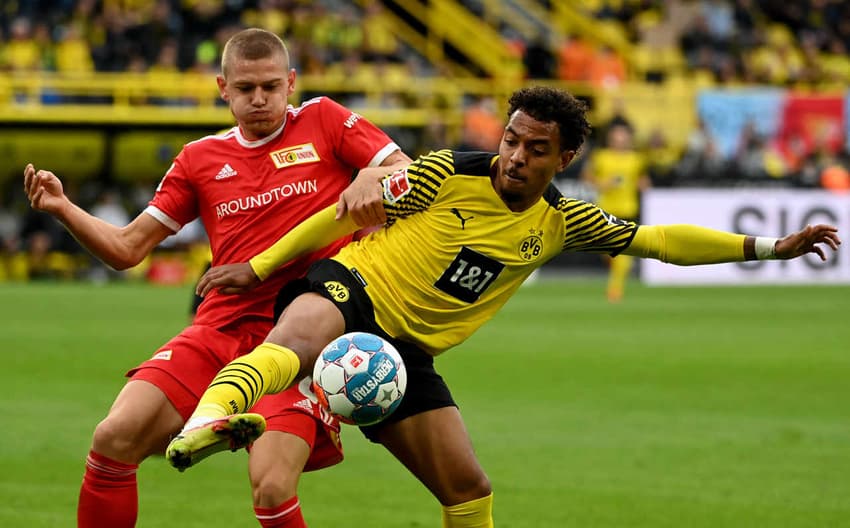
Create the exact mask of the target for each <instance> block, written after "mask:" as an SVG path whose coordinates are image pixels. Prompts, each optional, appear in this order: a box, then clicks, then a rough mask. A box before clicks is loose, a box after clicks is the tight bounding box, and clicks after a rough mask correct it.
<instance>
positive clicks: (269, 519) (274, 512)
mask: <svg viewBox="0 0 850 528" xmlns="http://www.w3.org/2000/svg"><path fill="white" fill-rule="evenodd" d="M254 512H255V513H256V514H257V520H258V521H260V526H262V527H263V528H307V523H305V522H304V517H303V516H302V515H301V504H300V503H299V502H298V497H297V496H295V497H292V498H291V499H289V500H288V501H286V502H284V503H283V504H280V505H278V506H277V507H275V508H260V507H259V506H254Z"/></svg>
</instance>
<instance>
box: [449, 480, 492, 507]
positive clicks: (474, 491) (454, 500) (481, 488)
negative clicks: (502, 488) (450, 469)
mask: <svg viewBox="0 0 850 528" xmlns="http://www.w3.org/2000/svg"><path fill="white" fill-rule="evenodd" d="M492 492H493V488H492V486H491V484H490V479H489V478H487V475H486V474H484V473H483V472H480V473H477V474H475V475H470V476H469V478H466V479H458V480H457V481H456V482H455V483H454V485H453V486H452V488H451V491H450V492H449V494H448V495H447V496H446V497H442V498H441V500H440V502H441V503H443V504H445V505H453V504H461V503H465V502H469V501H473V500H476V499H480V498H483V497H487V496H488V495H490V494H491V493H492Z"/></svg>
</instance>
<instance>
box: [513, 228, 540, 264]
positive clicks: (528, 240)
mask: <svg viewBox="0 0 850 528" xmlns="http://www.w3.org/2000/svg"><path fill="white" fill-rule="evenodd" d="M529 233H530V234H529V235H528V236H527V237H525V238H523V239H522V242H520V243H519V256H520V258H522V260H524V261H526V262H533V261H535V260H537V259H538V258H540V255H542V254H543V230H537V229H529Z"/></svg>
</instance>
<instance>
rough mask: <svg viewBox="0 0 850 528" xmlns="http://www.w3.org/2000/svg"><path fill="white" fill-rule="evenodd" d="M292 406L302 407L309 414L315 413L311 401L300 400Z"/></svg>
mask: <svg viewBox="0 0 850 528" xmlns="http://www.w3.org/2000/svg"><path fill="white" fill-rule="evenodd" d="M292 405H293V406H295V407H301V408H302V409H304V410H305V411H307V412H313V404H312V403H311V402H310V400H309V399H303V400H299V401H297V402H295V403H294V404H292Z"/></svg>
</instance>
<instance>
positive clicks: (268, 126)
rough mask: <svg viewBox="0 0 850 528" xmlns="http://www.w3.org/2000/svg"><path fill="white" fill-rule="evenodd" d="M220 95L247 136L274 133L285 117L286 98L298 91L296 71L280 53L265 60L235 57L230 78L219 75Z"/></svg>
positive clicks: (256, 136) (254, 138) (262, 136)
mask: <svg viewBox="0 0 850 528" xmlns="http://www.w3.org/2000/svg"><path fill="white" fill-rule="evenodd" d="M217 81H218V88H219V92H220V93H221V98H222V99H224V100H225V101H227V103H228V104H229V105H230V111H231V113H232V114H233V117H235V118H236V122H237V123H239V128H240V129H241V130H242V134H243V135H244V136H245V139H248V140H252V141H253V140H257V139H261V138H264V137H266V136H268V135H269V134H271V133H272V132H274V131H275V130H277V129H278V127H280V125H281V123H283V120H284V117H285V116H286V105H287V98H288V97H289V96H290V95H292V92H293V91H294V90H295V70H293V69H289V64H288V63H287V61H286V60H285V59H284V58H282V57H281V55H273V56H271V57H267V58H264V59H258V60H245V59H235V60H233V61H232V62H231V63H230V64H229V65H228V67H227V78H226V79H225V78H224V77H222V76H219V77H218V79H217Z"/></svg>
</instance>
